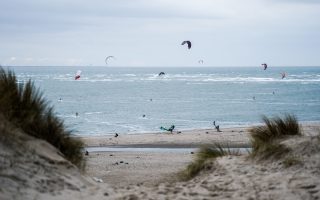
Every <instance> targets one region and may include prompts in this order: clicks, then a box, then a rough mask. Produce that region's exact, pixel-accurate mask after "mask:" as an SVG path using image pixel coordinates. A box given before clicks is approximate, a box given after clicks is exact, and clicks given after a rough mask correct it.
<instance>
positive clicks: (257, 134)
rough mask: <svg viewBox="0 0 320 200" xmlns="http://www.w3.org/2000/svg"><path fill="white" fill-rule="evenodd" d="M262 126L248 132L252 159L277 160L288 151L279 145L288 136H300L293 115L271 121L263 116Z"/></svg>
mask: <svg viewBox="0 0 320 200" xmlns="http://www.w3.org/2000/svg"><path fill="white" fill-rule="evenodd" d="M262 119H263V121H264V123H265V125H264V126H258V127H254V128H252V129H250V130H249V132H250V135H251V143H252V153H251V156H252V157H259V158H260V159H266V158H270V157H271V156H272V157H275V158H279V157H281V156H282V155H285V154H287V153H288V152H289V151H290V149H289V148H287V147H286V146H284V145H283V144H281V143H280V141H281V140H282V139H284V138H286V137H288V136H293V135H301V131H300V127H299V124H298V121H297V119H296V117H295V116H293V115H288V114H287V115H285V116H284V119H281V118H280V117H275V118H272V119H269V118H267V117H266V116H263V118H262Z"/></svg>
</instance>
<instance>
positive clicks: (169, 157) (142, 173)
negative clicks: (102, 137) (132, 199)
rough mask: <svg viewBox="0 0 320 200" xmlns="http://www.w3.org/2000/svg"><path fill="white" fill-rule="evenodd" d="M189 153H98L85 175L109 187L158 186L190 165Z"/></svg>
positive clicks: (89, 162) (91, 159)
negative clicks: (100, 180)
mask: <svg viewBox="0 0 320 200" xmlns="http://www.w3.org/2000/svg"><path fill="white" fill-rule="evenodd" d="M193 155H194V154H191V153H190V152H178V153H177V152H95V153H90V154H89V156H87V171H86V174H87V175H88V176H90V177H97V178H99V179H102V180H103V182H105V183H109V185H110V186H114V187H124V186H128V185H142V184H143V185H157V184H158V183H160V182H164V181H169V180H172V179H173V178H175V176H174V174H175V173H177V172H179V171H180V170H182V169H184V168H185V166H186V165H188V163H189V162H191V160H192V157H193Z"/></svg>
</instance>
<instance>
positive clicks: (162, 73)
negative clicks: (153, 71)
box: [158, 72, 166, 76]
mask: <svg viewBox="0 0 320 200" xmlns="http://www.w3.org/2000/svg"><path fill="white" fill-rule="evenodd" d="M165 74H166V73H164V72H160V73H159V74H158V76H162V75H165Z"/></svg>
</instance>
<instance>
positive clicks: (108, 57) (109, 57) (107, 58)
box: [104, 56, 115, 65]
mask: <svg viewBox="0 0 320 200" xmlns="http://www.w3.org/2000/svg"><path fill="white" fill-rule="evenodd" d="M111 58H112V59H115V57H114V56H107V57H106V59H105V60H104V61H105V62H106V64H107V65H108V60H109V59H111Z"/></svg>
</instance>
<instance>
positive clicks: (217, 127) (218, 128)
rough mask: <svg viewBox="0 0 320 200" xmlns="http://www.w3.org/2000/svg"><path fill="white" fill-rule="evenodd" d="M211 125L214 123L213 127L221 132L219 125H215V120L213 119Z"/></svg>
mask: <svg viewBox="0 0 320 200" xmlns="http://www.w3.org/2000/svg"><path fill="white" fill-rule="evenodd" d="M213 125H214V127H215V128H216V130H217V132H222V131H220V126H219V125H218V126H217V125H216V121H213Z"/></svg>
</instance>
